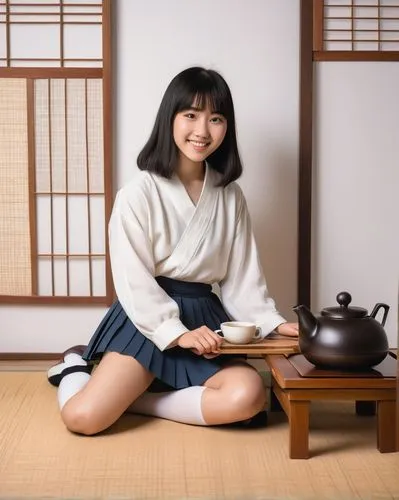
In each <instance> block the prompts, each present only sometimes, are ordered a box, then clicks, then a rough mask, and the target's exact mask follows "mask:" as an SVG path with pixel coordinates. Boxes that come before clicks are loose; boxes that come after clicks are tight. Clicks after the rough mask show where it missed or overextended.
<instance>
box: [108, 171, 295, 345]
mask: <svg viewBox="0 0 399 500" xmlns="http://www.w3.org/2000/svg"><path fill="white" fill-rule="evenodd" d="M218 178H219V174H218V173H217V172H215V171H214V170H213V169H211V168H210V167H207V168H206V173H205V179H204V184H203V188H202V192H201V196H200V199H199V201H198V203H197V205H195V204H194V203H193V202H192V200H191V198H190V197H189V195H188V193H187V191H186V189H185V187H184V185H183V184H182V182H181V181H180V179H179V178H178V176H177V175H174V176H173V178H172V179H165V178H163V177H160V176H158V175H155V174H151V173H149V172H146V171H142V172H140V173H139V175H138V176H137V177H135V179H134V180H132V181H130V183H129V184H127V185H126V186H125V187H123V188H122V189H121V190H120V191H119V192H118V194H117V197H116V200H115V204H114V207H113V211H112V216H111V219H110V223H109V241H110V257H111V267H112V274H113V279H114V286H115V290H116V293H117V296H118V299H119V301H120V303H121V305H122V307H123V308H124V310H125V312H126V314H127V315H128V317H129V318H130V320H131V321H132V322H133V323H134V324H135V326H136V327H137V328H138V329H139V330H140V331H141V332H142V333H143V335H145V336H146V337H147V338H148V339H150V340H151V341H152V342H153V343H154V344H155V345H156V346H157V347H158V348H159V349H160V350H161V351H162V350H164V349H166V348H167V347H168V346H169V345H170V344H171V343H172V342H173V341H174V340H175V339H176V338H177V337H179V336H180V335H182V334H183V333H185V332H187V330H188V328H187V327H186V326H185V325H184V324H183V323H182V322H181V320H180V317H179V309H178V306H177V304H176V302H175V301H174V300H173V299H172V298H170V297H169V296H168V295H167V294H166V292H165V291H164V290H163V289H162V288H161V287H160V286H159V285H158V283H157V281H156V280H155V277H156V276H165V277H167V278H172V279H177V280H182V281H192V282H200V283H207V284H211V285H212V284H214V283H218V284H219V286H220V291H221V301H222V304H223V306H224V308H225V310H226V312H227V313H228V315H229V316H230V317H231V318H234V319H236V320H240V321H251V322H253V323H256V324H257V325H258V326H259V327H260V328H261V331H262V337H266V336H267V335H268V334H269V333H271V332H272V331H273V330H274V329H275V328H276V327H277V326H278V325H280V324H281V323H284V322H285V321H286V320H285V319H284V318H283V317H282V316H280V314H279V313H278V311H277V310H276V307H275V303H274V301H273V299H272V298H271V297H269V295H268V291H267V286H266V281H265V277H264V274H263V271H262V268H261V264H260V261H259V256H258V252H257V248H256V243H255V239H254V236H253V233H252V229H251V222H250V218H249V213H248V209H247V205H246V201H245V198H244V195H243V193H242V191H241V189H240V187H239V186H238V184H236V183H235V182H233V183H231V184H229V185H228V186H227V187H226V188H222V187H215V184H216V183H217V180H218Z"/></svg>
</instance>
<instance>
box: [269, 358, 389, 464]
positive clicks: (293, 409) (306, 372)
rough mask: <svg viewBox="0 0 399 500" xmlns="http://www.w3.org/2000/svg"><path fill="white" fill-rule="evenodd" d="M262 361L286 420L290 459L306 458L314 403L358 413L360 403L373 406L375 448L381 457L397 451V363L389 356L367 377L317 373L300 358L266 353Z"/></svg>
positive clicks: (334, 372)
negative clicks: (352, 406) (338, 404)
mask: <svg viewBox="0 0 399 500" xmlns="http://www.w3.org/2000/svg"><path fill="white" fill-rule="evenodd" d="M264 359H265V360H266V362H267V364H268V365H269V366H270V369H271V372H272V379H273V380H272V391H273V393H274V395H275V396H276V397H277V399H278V401H279V403H280V404H281V406H282V408H283V409H284V411H285V413H286V415H287V416H288V419H289V456H290V458H309V411H310V402H311V401H314V400H352V401H356V402H357V406H356V409H357V412H359V413H360V411H362V410H364V408H365V404H364V403H363V404H361V402H376V406H377V422H378V423H377V448H378V450H379V451H380V452H381V453H387V452H393V451H396V430H395V429H396V422H395V415H396V412H395V407H396V359H395V357H394V355H393V354H392V353H389V354H388V356H387V357H386V358H385V360H384V361H383V362H382V363H380V364H379V365H378V366H377V367H374V369H373V370H372V371H371V372H370V373H369V374H367V373H365V372H362V373H359V374H353V373H348V372H347V373H345V372H337V371H327V370H316V369H315V367H314V366H313V365H311V364H310V363H308V362H307V361H306V359H305V358H304V357H303V356H302V355H301V354H295V355H293V356H287V355H284V354H274V353H268V354H265V355H264ZM301 373H302V375H301ZM366 407H367V405H366Z"/></svg>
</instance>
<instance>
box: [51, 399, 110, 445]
mask: <svg viewBox="0 0 399 500" xmlns="http://www.w3.org/2000/svg"><path fill="white" fill-rule="evenodd" d="M69 403H71V404H69ZM73 403H74V402H73V401H70V402H68V403H67V404H66V405H65V406H64V408H63V409H62V411H61V417H62V420H63V422H64V424H65V425H66V427H67V429H68V430H70V431H71V432H76V433H77V434H84V435H86V436H93V435H94V434H97V433H99V432H101V431H102V430H104V428H101V427H100V425H99V422H98V421H97V419H96V416H95V414H94V411H93V409H92V408H91V407H90V406H89V405H88V404H73Z"/></svg>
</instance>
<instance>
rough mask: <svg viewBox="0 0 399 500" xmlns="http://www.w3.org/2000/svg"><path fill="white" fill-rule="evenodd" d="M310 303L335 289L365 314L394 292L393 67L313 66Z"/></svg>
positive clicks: (397, 73)
mask: <svg viewBox="0 0 399 500" xmlns="http://www.w3.org/2000/svg"><path fill="white" fill-rule="evenodd" d="M314 83H315V122H314V126H315V137H314V139H315V142H314V146H315V165H314V172H315V177H314V204H313V213H314V224H313V280H312V295H313V300H312V306H313V308H314V309H315V310H319V309H321V308H323V307H326V306H332V305H335V304H336V302H335V296H336V295H337V293H338V292H339V291H341V290H348V291H349V292H350V293H351V295H352V305H358V306H362V307H365V308H367V309H368V310H369V311H371V309H372V308H373V307H374V304H375V303H376V302H385V303H387V304H388V305H390V306H391V311H390V313H389V316H388V321H387V324H386V331H387V334H388V338H389V343H390V346H391V347H396V346H397V335H398V333H397V332H398V325H397V321H398V287H399V91H398V89H399V64H398V63H389V62H384V63H383V62H379V63H371V62H368V63H367V62H366V63H363V62H362V63H361V62H353V63H343V62H339V63H332V62H323V63H316V64H315V82H314Z"/></svg>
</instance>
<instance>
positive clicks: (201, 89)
mask: <svg viewBox="0 0 399 500" xmlns="http://www.w3.org/2000/svg"><path fill="white" fill-rule="evenodd" d="M193 103H195V106H196V107H199V108H200V109H203V108H205V106H206V105H207V104H209V105H210V108H211V110H212V112H214V113H219V114H221V115H223V116H224V117H225V118H226V121H227V130H226V135H225V137H224V139H223V142H222V144H221V145H220V146H219V147H218V149H217V150H216V151H214V152H213V153H212V154H211V155H210V156H208V158H207V159H206V161H207V163H208V164H209V166H210V167H212V168H213V169H214V170H217V171H218V172H219V173H220V174H221V179H220V182H219V183H218V185H220V186H227V185H228V184H229V183H230V182H232V181H235V180H236V179H238V178H239V177H240V175H241V173H242V165H241V160H240V155H239V153H238V147H237V137H236V126H235V117H234V105H233V99H232V97H231V92H230V89H229V87H228V85H227V83H226V81H225V80H224V78H223V77H222V76H221V75H220V74H219V73H218V72H216V71H214V70H211V69H204V68H200V67H193V68H188V69H186V70H184V71H182V72H181V73H179V74H178V75H177V76H175V77H174V78H173V80H172V81H171V82H170V84H169V86H168V88H167V89H166V91H165V94H164V96H163V98H162V101H161V105H160V106H159V110H158V114H157V117H156V119H155V124H154V128H153V130H152V132H151V135H150V138H149V139H148V141H147V143H146V145H145V146H144V148H143V149H142V151H141V152H140V154H139V156H138V158H137V164H138V167H139V168H140V170H148V171H149V172H154V173H156V174H158V175H161V176H162V177H166V178H168V179H169V178H171V177H172V175H173V172H174V170H175V167H176V165H177V161H178V148H177V146H176V144H175V142H174V139H173V121H174V118H175V116H176V114H177V113H180V112H181V111H184V110H187V109H190V108H191V107H192V105H193Z"/></svg>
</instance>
